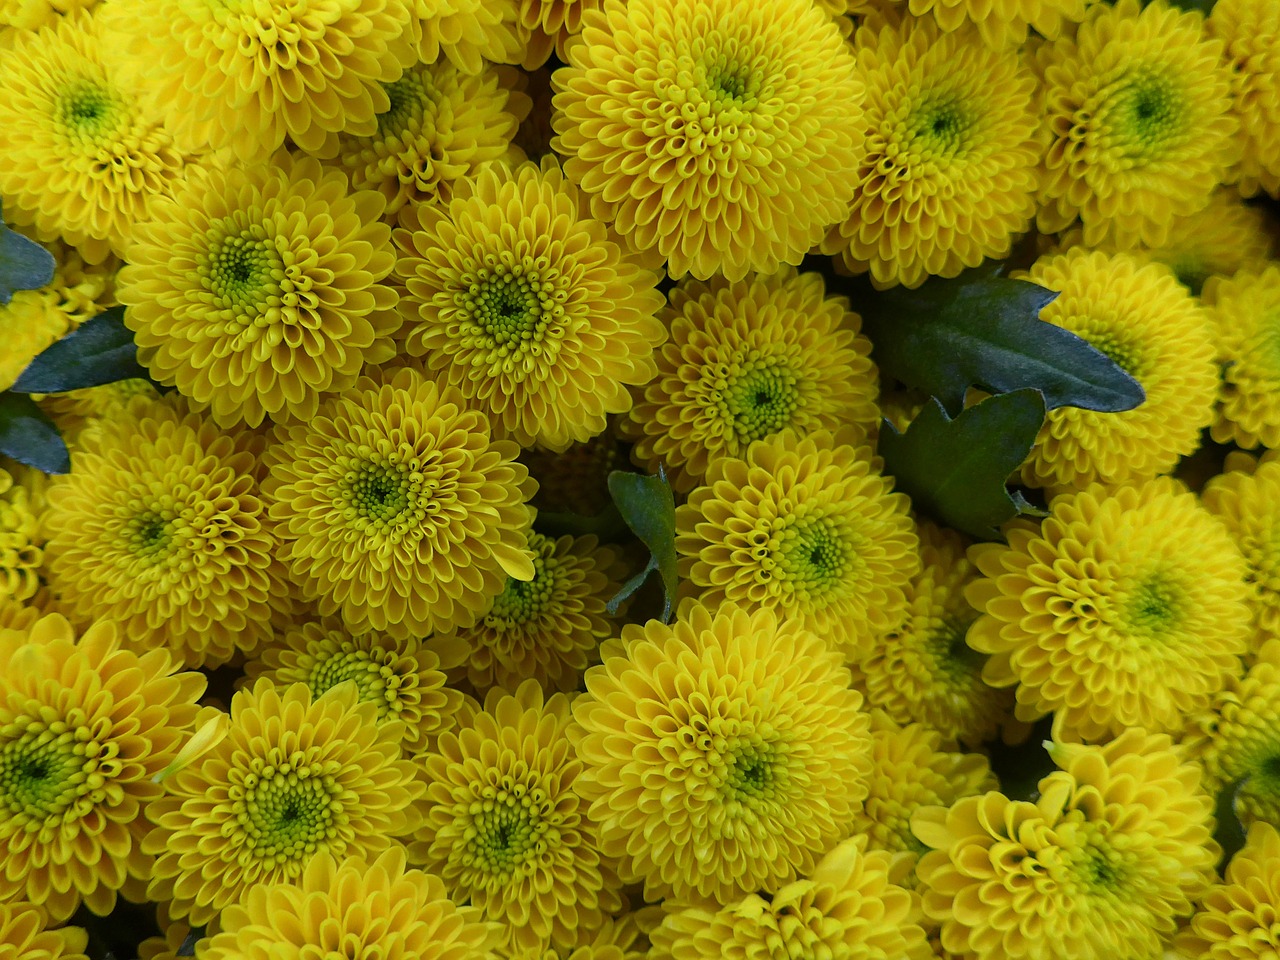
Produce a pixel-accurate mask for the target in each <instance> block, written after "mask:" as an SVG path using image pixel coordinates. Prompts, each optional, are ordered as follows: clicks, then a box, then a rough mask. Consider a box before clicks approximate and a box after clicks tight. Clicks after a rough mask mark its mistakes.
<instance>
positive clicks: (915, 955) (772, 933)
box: [649, 837, 933, 960]
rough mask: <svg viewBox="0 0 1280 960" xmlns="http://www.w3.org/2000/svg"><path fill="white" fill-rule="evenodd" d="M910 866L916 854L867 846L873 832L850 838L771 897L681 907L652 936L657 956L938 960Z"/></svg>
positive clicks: (656, 959)
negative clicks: (909, 879) (909, 878)
mask: <svg viewBox="0 0 1280 960" xmlns="http://www.w3.org/2000/svg"><path fill="white" fill-rule="evenodd" d="M909 871H910V861H909V858H906V857H903V856H901V855H899V856H894V855H892V854H890V853H886V852H884V851H882V850H867V849H866V837H856V838H853V839H850V840H845V841H844V842H843V843H841V844H839V845H838V846H836V847H835V848H833V849H832V850H831V852H830V853H828V854H827V855H826V856H824V857H823V858H822V860H821V862H819V863H818V865H817V866H816V867H814V868H813V872H812V873H811V874H809V875H808V876H806V877H805V879H802V880H795V881H793V882H791V883H788V884H786V885H785V886H783V887H782V888H780V889H778V890H776V891H774V892H773V893H772V895H771V896H767V897H762V896H760V895H759V894H755V893H752V894H749V895H748V896H746V897H745V898H744V899H742V900H737V901H733V902H729V903H725V904H724V905H723V906H720V907H719V909H716V908H714V907H699V906H686V907H683V908H680V907H675V908H673V912H671V913H669V914H668V915H667V917H666V918H665V919H664V920H663V922H662V926H660V927H658V928H657V929H656V930H654V931H653V932H652V933H651V934H650V940H651V941H652V943H653V949H652V950H650V951H649V960H706V958H708V957H719V958H722V960H757V958H762V957H839V958H841V960H881V958H885V957H894V958H895V960H930V958H931V957H932V956H933V952H932V951H931V950H930V949H929V944H928V941H927V940H926V939H925V934H924V930H923V929H922V927H921V926H920V922H921V920H922V919H923V918H922V916H921V914H920V901H919V899H918V898H917V897H916V896H915V895H914V894H913V893H911V892H910V891H908V890H907V889H905V888H904V884H905V883H906V882H907V876H906V875H907V874H908V873H909Z"/></svg>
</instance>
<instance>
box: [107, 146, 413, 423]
mask: <svg viewBox="0 0 1280 960" xmlns="http://www.w3.org/2000/svg"><path fill="white" fill-rule="evenodd" d="M383 205H384V204H383V200H382V196H381V195H380V194H378V193H374V192H373V191H370V190H360V191H357V192H355V193H350V194H349V193H348V190H347V178H346V176H345V175H344V174H342V173H341V172H340V171H337V170H326V169H324V168H322V167H321V166H320V163H319V162H318V161H316V160H314V159H312V158H310V157H301V158H296V159H295V158H292V157H290V156H289V155H288V154H285V153H281V154H278V155H277V156H276V157H275V159H274V160H273V161H272V162H271V163H267V164H260V165H258V166H252V167H239V166H237V167H230V168H224V167H206V168H200V169H198V170H193V171H192V173H191V175H190V176H189V177H188V178H187V180H186V181H185V182H184V183H183V184H182V186H181V187H180V188H179V189H178V190H176V191H175V194H174V197H173V199H172V200H166V201H163V202H158V203H156V204H155V206H154V207H153V208H152V214H153V219H152V220H151V221H150V222H148V223H146V224H144V225H140V226H139V228H138V230H137V231H136V237H135V242H134V244H133V246H132V248H131V249H130V251H129V264H128V265H127V266H126V267H124V268H123V269H122V270H121V271H120V274H119V277H118V283H119V289H118V291H117V295H118V296H119V298H120V302H121V303H124V304H127V305H128V307H129V309H128V310H126V311H125V324H126V325H127V326H128V327H129V329H131V330H133V332H134V339H135V340H136V341H137V344H138V359H139V360H140V361H141V362H142V363H143V364H144V365H145V366H146V367H147V368H148V369H149V370H150V371H151V374H152V376H154V377H155V378H156V379H157V380H159V381H161V382H162V383H169V384H173V385H175V386H177V388H178V390H179V392H181V393H183V394H185V395H186V396H189V397H192V398H194V399H196V400H198V401H200V402H201V403H203V404H208V405H209V408H210V410H211V411H212V415H213V418H214V420H215V421H216V422H217V423H219V424H221V425H223V426H228V425H230V424H233V423H238V422H241V421H243V422H246V423H248V424H249V425H250V426H255V427H256V426H258V425H259V424H260V423H262V421H263V420H264V419H265V418H270V419H271V420H275V421H283V420H288V419H303V420H308V419H311V418H312V417H314V416H315V414H316V408H317V407H318V405H319V402H320V396H321V394H323V393H326V392H336V391H340V390H345V389H347V388H349V387H350V386H351V385H352V384H354V383H355V381H356V377H357V376H358V374H359V373H360V370H361V369H362V368H363V366H364V365H365V364H366V363H368V364H375V363H380V362H382V361H383V360H388V359H390V358H391V356H392V355H393V354H394V352H395V347H394V344H393V343H392V340H391V335H392V334H394V333H395V332H396V331H397V330H398V329H399V327H400V324H401V318H400V315H399V313H398V312H397V311H396V309H395V306H396V301H397V295H396V292H395V290H393V289H392V288H391V287H389V286H386V285H384V284H382V283H381V282H380V281H381V280H382V279H383V278H384V277H386V276H387V274H389V273H390V272H391V269H392V266H393V265H394V262H395V256H394V254H393V253H392V250H391V243H390V239H391V230H390V228H389V227H388V226H387V225H386V224H384V223H380V222H379V219H378V218H379V217H381V216H382V211H383Z"/></svg>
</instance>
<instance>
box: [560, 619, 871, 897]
mask: <svg viewBox="0 0 1280 960" xmlns="http://www.w3.org/2000/svg"><path fill="white" fill-rule="evenodd" d="M622 640H623V644H624V649H625V654H624V655H622V656H612V657H606V658H605V661H604V663H603V664H601V665H600V666H597V667H592V668H591V669H590V670H588V671H587V676H586V683H587V693H586V695H585V696H582V697H579V698H578V699H577V700H575V701H574V704H573V712H574V719H575V720H577V722H578V724H579V725H580V726H581V730H582V732H581V735H580V739H579V741H578V743H577V753H578V756H579V757H580V758H581V759H582V761H583V762H584V763H585V764H586V769H585V770H584V771H583V772H582V774H581V775H580V776H579V777H578V779H577V782H576V784H575V789H576V790H577V791H578V793H580V794H581V795H582V796H583V797H584V798H586V799H587V800H588V801H590V803H591V807H590V810H589V814H590V817H591V819H592V820H593V821H594V822H595V823H596V824H597V825H598V829H599V832H600V840H601V845H602V850H603V852H604V853H605V854H606V855H607V856H610V857H616V858H618V859H619V860H620V862H621V872H622V877H623V879H624V880H626V881H628V882H641V881H642V882H643V883H644V895H645V899H646V900H656V899H658V898H659V897H663V896H672V897H676V898H678V899H684V900H701V901H704V902H705V901H707V900H711V901H714V902H716V903H726V902H728V901H729V900H733V899H737V898H739V897H742V896H744V895H745V894H747V893H755V892H759V891H763V892H766V893H775V892H777V891H778V890H779V889H781V888H783V887H784V886H785V885H786V884H789V883H791V882H792V881H794V880H795V879H796V878H798V877H802V876H807V875H809V874H810V873H811V872H812V870H813V868H814V865H815V864H816V863H817V861H818V859H819V858H820V857H821V856H822V854H823V853H824V852H826V851H827V850H829V849H830V848H831V846H832V845H833V844H834V843H835V842H836V841H837V840H839V839H841V838H842V837H845V836H848V832H849V828H850V826H851V825H852V823H853V817H854V815H855V813H856V812H857V809H858V804H859V803H861V801H862V799H863V798H864V797H865V796H866V791H867V787H866V778H867V776H868V774H869V773H870V769H871V768H870V761H869V750H870V738H869V736H868V730H869V724H870V721H869V720H868V718H867V715H866V714H865V713H863V712H862V709H861V707H862V697H861V696H860V695H859V694H858V693H857V692H856V691H854V690H852V689H850V687H849V672H848V670H846V669H845V668H844V667H843V666H842V665H841V656H840V654H839V653H837V652H835V651H834V650H833V649H832V648H831V647H829V646H828V645H827V644H826V642H825V641H823V640H822V639H821V638H819V637H818V636H817V635H816V634H813V633H810V632H808V631H807V630H804V629H802V628H800V627H799V626H798V625H796V624H791V623H779V622H778V620H777V618H776V617H775V616H774V615H773V612H772V611H770V610H767V609H764V610H757V611H755V612H753V613H749V612H747V611H746V610H743V609H741V608H739V607H737V606H736V605H734V604H732V603H729V604H725V605H724V606H723V607H722V608H721V609H720V610H719V611H718V612H716V613H715V614H712V613H711V612H710V611H709V610H707V609H706V608H705V607H702V606H699V605H694V604H688V603H685V604H681V608H680V611H679V615H678V617H677V619H676V621H675V623H674V624H672V625H670V626H667V625H664V624H662V623H660V622H658V621H657V620H650V621H648V622H647V623H646V624H645V625H644V626H638V625H631V626H627V627H624V628H623V631H622Z"/></svg>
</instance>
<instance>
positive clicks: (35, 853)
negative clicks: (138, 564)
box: [0, 614, 205, 956]
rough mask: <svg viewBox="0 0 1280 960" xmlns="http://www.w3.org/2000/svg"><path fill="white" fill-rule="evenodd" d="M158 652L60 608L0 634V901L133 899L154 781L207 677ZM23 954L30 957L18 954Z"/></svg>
mask: <svg viewBox="0 0 1280 960" xmlns="http://www.w3.org/2000/svg"><path fill="white" fill-rule="evenodd" d="M178 669H179V665H178V664H177V663H176V662H175V661H174V660H173V659H172V658H171V657H170V656H169V654H168V653H167V652H166V651H164V650H149V651H147V652H146V653H144V654H142V655H141V656H139V655H137V654H134V653H132V652H130V651H129V650H127V649H125V648H124V647H123V646H122V644H121V635H120V632H119V631H118V630H117V629H116V626H115V624H113V623H108V622H100V623H96V624H94V625H93V626H92V627H90V628H89V629H88V630H86V631H84V633H83V634H82V635H80V636H79V637H77V635H76V632H75V630H74V629H73V628H72V627H71V624H70V623H68V622H67V621H66V620H65V619H64V618H63V617H60V616H58V615H56V614H54V615H50V616H46V617H42V618H41V619H39V620H38V621H36V623H34V624H33V625H32V626H31V627H30V628H28V629H25V630H0V848H3V849H4V851H5V855H4V862H5V866H4V870H3V871H0V901H11V900H14V899H20V900H30V901H32V902H33V903H37V904H39V905H41V906H43V907H44V908H45V909H46V910H48V911H49V913H50V914H51V915H52V916H53V917H54V918H55V919H58V920H66V919H67V918H68V917H70V916H71V914H72V913H74V912H75V910H76V908H77V907H79V906H80V904H81V903H83V904H84V905H85V906H86V907H88V908H89V910H91V911H92V912H94V913H96V914H99V915H100V916H106V915H107V914H108V913H110V912H111V909H112V907H113V906H114V905H115V902H116V894H117V892H123V893H125V894H126V895H127V896H129V898H130V899H140V898H141V895H142V892H143V890H144V888H145V885H146V882H147V879H148V878H149V877H150V876H151V869H152V857H151V856H150V855H149V853H147V852H146V851H144V850H143V838H144V837H145V835H146V833H147V830H148V829H149V827H150V824H149V823H148V822H147V820H146V818H145V816H144V815H143V808H144V807H145V806H146V804H147V802H148V801H150V800H153V799H154V798H156V797H158V796H159V795H160V794H161V793H162V792H163V791H162V789H161V788H160V787H159V786H158V785H156V784H155V783H154V782H153V781H152V778H153V777H154V776H155V775H156V774H157V773H159V772H160V771H161V770H163V769H164V767H165V766H166V765H167V764H168V763H169V762H170V761H171V760H172V759H173V758H174V756H175V755H176V753H177V751H178V748H179V747H180V746H181V741H182V740H183V739H184V737H185V736H186V735H187V734H188V733H189V732H190V727H191V726H192V724H193V723H194V722H195V717H196V712H197V709H198V708H197V707H196V699H197V698H198V697H199V696H200V695H201V693H203V692H204V688H205V678H204V677H203V676H201V675H200V674H198V673H179V672H177V671H178ZM24 956H25V955H24Z"/></svg>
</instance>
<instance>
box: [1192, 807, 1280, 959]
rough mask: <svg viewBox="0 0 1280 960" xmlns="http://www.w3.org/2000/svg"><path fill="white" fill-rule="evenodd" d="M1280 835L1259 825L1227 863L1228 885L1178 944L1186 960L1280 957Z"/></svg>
mask: <svg viewBox="0 0 1280 960" xmlns="http://www.w3.org/2000/svg"><path fill="white" fill-rule="evenodd" d="M1277 915H1280V833H1277V832H1276V827H1275V826H1274V825H1273V824H1270V823H1256V824H1254V825H1253V826H1252V827H1251V828H1250V829H1249V837H1248V841H1247V842H1246V843H1245V845H1244V848H1243V849H1241V850H1240V851H1239V852H1238V853H1237V854H1236V855H1235V856H1234V857H1232V858H1231V862H1230V863H1229V864H1227V871H1226V882H1225V883H1216V884H1214V886H1213V888H1212V889H1211V890H1210V891H1209V892H1208V893H1206V894H1205V895H1204V898H1203V899H1202V900H1201V902H1200V905H1199V908H1198V909H1197V910H1196V912H1195V914H1194V915H1193V916H1192V917H1191V923H1190V924H1189V925H1188V926H1187V927H1186V928H1184V929H1183V930H1180V931H1179V932H1178V934H1177V936H1176V937H1174V940H1173V946H1174V957H1175V958H1185V960H1273V958H1275V957H1277V956H1280V925H1277V923H1276V917H1277Z"/></svg>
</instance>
